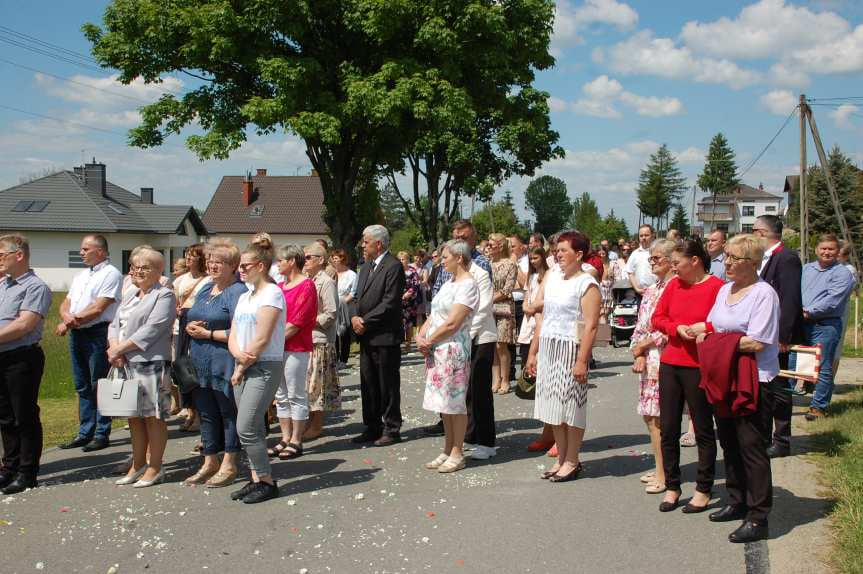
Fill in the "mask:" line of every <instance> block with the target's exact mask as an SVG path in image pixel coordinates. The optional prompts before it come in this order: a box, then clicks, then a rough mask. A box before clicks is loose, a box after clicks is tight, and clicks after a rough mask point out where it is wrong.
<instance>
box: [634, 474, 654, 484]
mask: <svg viewBox="0 0 863 574" xmlns="http://www.w3.org/2000/svg"><path fill="white" fill-rule="evenodd" d="M654 478H656V473H655V472H648V473H647V474H643V475H641V477H640V478H639V479H638V480H640V481H641V482H643V483H644V484H653V479H654Z"/></svg>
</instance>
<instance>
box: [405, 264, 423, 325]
mask: <svg viewBox="0 0 863 574" xmlns="http://www.w3.org/2000/svg"><path fill="white" fill-rule="evenodd" d="M419 292H420V274H419V273H417V270H416V269H414V267H413V265H408V268H407V271H405V294H407V297H405V298H403V299H402V320H403V321H404V326H405V331H407V330H408V329H409V328H410V327H413V326H414V325H415V324H416V321H417V304H418V303H419Z"/></svg>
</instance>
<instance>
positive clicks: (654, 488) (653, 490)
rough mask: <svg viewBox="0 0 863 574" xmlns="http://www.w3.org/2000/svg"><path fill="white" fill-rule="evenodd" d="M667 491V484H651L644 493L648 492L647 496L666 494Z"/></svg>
mask: <svg viewBox="0 0 863 574" xmlns="http://www.w3.org/2000/svg"><path fill="white" fill-rule="evenodd" d="M665 490H666V489H665V483H664V482H663V483H659V482H651V483H650V484H648V485H647V488H645V489H644V492H646V493H647V494H661V493H663V492H665Z"/></svg>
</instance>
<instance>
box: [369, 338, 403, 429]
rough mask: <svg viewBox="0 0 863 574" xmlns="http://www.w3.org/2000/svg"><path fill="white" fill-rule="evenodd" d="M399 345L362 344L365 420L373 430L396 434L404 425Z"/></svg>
mask: <svg viewBox="0 0 863 574" xmlns="http://www.w3.org/2000/svg"><path fill="white" fill-rule="evenodd" d="M401 366H402V351H401V347H400V346H399V345H382V346H374V345H368V344H365V343H363V344H361V345H360V396H361V397H362V400H363V424H365V425H366V429H367V430H368V431H370V432H372V433H377V434H381V433H385V434H388V435H396V434H398V433H399V431H400V430H401V428H402V412H401V373H400V369H401Z"/></svg>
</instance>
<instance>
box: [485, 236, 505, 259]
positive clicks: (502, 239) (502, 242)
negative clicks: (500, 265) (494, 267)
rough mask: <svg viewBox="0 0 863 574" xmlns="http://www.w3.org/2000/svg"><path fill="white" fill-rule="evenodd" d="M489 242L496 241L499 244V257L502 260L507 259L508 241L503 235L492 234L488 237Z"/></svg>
mask: <svg viewBox="0 0 863 574" xmlns="http://www.w3.org/2000/svg"><path fill="white" fill-rule="evenodd" d="M488 239H489V241H497V242H499V243H500V255H501V257H503V258H504V259H506V258H507V257H509V241H508V240H507V238H506V235H504V234H503V233H492V234H491V235H489V236H488Z"/></svg>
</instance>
